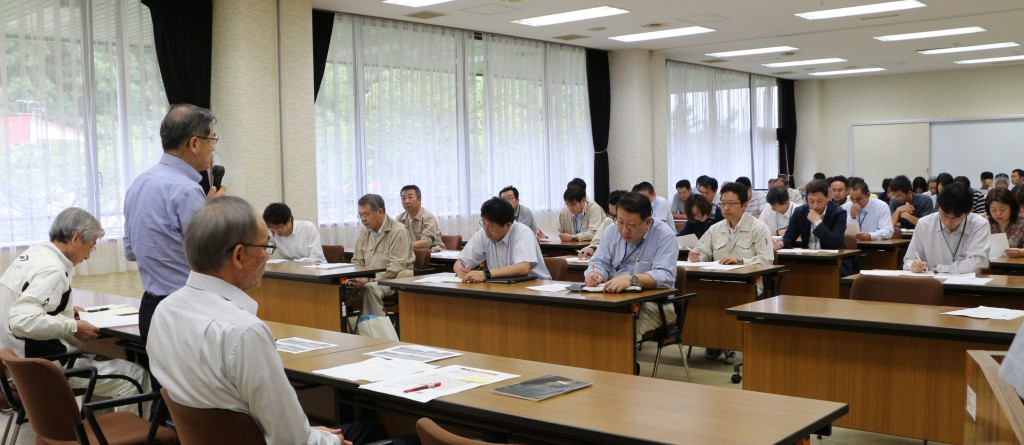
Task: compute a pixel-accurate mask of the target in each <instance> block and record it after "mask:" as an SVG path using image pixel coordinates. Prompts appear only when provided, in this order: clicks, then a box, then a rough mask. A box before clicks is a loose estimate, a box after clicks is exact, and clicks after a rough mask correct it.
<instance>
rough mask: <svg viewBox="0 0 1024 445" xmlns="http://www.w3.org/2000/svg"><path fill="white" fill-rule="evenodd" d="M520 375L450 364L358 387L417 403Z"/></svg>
mask: <svg viewBox="0 0 1024 445" xmlns="http://www.w3.org/2000/svg"><path fill="white" fill-rule="evenodd" d="M516 377H519V376H518V375H515V374H506V373H504V372H498V371H490V370H486V369H476V368H470V367H466V366H461V365H450V366H445V367H443V368H438V369H435V370H432V371H425V372H421V373H418V374H413V375H408V376H402V377H395V378H392V379H387V380H382V381H379V382H376V383H368V384H365V385H361V386H360V387H359V388H361V389H366V390H369V391H376V392H380V393H384V394H390V395H393V396H395V397H402V398H405V399H409V400H414V401H417V402H429V401H431V400H434V399H436V398H438V397H442V396H447V395H450V394H457V393H460V392H462V391H465V390H468V389H473V388H479V387H481V386H484V385H489V384H491V383H496V382H500V381H503V380H508V379H512V378H516Z"/></svg>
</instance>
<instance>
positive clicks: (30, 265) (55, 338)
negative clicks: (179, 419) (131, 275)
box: [0, 207, 150, 411]
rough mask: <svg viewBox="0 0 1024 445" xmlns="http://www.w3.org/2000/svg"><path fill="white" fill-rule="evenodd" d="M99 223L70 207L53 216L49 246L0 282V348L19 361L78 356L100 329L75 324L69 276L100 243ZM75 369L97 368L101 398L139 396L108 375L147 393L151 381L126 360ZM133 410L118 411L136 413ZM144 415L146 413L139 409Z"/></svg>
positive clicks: (24, 258)
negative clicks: (13, 354) (122, 377)
mask: <svg viewBox="0 0 1024 445" xmlns="http://www.w3.org/2000/svg"><path fill="white" fill-rule="evenodd" d="M103 233H104V231H103V229H102V228H101V227H100V223H99V221H97V220H96V218H94V217H93V216H92V215H90V214H89V212H86V211H85V210H82V209H79V208H76V207H71V208H68V209H65V210H64V211H62V212H60V213H59V214H58V215H57V218H55V219H54V220H53V224H52V225H51V226H50V241H49V242H46V243H41V244H38V245H35V246H32V247H30V248H28V250H26V251H25V252H23V253H22V254H21V255H19V256H18V258H17V259H16V260H15V261H14V262H13V263H11V265H10V267H8V268H7V271H6V272H4V274H3V276H2V277H0V320H3V322H0V326H2V327H3V333H2V334H0V340H2V341H0V343H2V344H3V347H7V348H11V349H12V350H13V351H14V353H15V354H16V355H17V356H19V357H26V358H48V357H54V358H51V360H52V359H55V358H56V356H59V355H63V354H68V353H76V352H78V351H79V350H80V348H81V347H82V344H83V343H86V342H88V341H90V340H93V339H95V338H96V336H97V335H99V332H100V331H99V329H98V328H97V327H96V326H94V325H93V324H92V323H89V322H88V321H85V320H79V319H78V312H80V311H81V308H78V307H75V306H74V302H73V301H72V298H71V297H72V295H71V271H72V269H73V268H74V267H75V265H77V264H78V263H81V262H82V261H85V260H86V259H88V258H89V253H90V252H92V251H93V250H95V249H96V241H98V240H99V239H100V238H102V237H103ZM75 366H95V367H96V370H97V372H98V373H99V380H97V381H96V386H95V388H94V391H95V394H96V395H98V396H101V397H108V398H121V397H127V396H131V395H137V394H139V391H138V389H137V388H136V387H135V385H133V384H132V383H131V382H128V381H126V380H122V379H116V378H106V376H110V375H123V376H126V377H130V378H131V379H133V380H135V381H136V382H137V383H139V384H140V385H141V386H142V392H149V390H150V386H149V375H148V374H147V373H146V371H145V370H144V369H142V367H141V366H139V365H136V364H134V363H131V362H128V361H125V360H118V359H115V360H96V359H95V358H94V356H91V355H82V356H81V357H79V358H77V359H76V360H75ZM68 382H69V383H70V384H71V387H72V388H85V387H86V385H87V383H88V380H87V379H81V378H72V379H70V380H69V381H68ZM135 406H136V405H128V406H123V407H120V408H118V410H119V411H122V410H123V411H134V410H135V408H134V407H135ZM143 409H145V407H144V408H143Z"/></svg>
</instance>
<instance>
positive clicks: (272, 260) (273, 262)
mask: <svg viewBox="0 0 1024 445" xmlns="http://www.w3.org/2000/svg"><path fill="white" fill-rule="evenodd" d="M286 261H288V260H285V259H281V258H271V259H269V260H267V264H279V263H284V262H286Z"/></svg>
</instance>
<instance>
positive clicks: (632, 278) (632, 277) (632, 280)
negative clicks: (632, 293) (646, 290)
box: [629, 274, 640, 286]
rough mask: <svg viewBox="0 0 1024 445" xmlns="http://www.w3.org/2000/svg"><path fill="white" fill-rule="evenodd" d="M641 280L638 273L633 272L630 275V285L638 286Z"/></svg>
mask: <svg viewBox="0 0 1024 445" xmlns="http://www.w3.org/2000/svg"><path fill="white" fill-rule="evenodd" d="M639 282H640V277H638V276H636V275H633V274H630V275H629V285H630V286H636V284H637V283H639Z"/></svg>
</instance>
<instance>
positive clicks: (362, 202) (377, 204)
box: [356, 193, 384, 212]
mask: <svg viewBox="0 0 1024 445" xmlns="http://www.w3.org/2000/svg"><path fill="white" fill-rule="evenodd" d="M356 204H358V205H359V206H360V207H362V206H370V210H373V211H374V212H376V211H377V210H380V209H383V208H384V198H381V197H380V195H378V194H375V193H367V194H365V195H363V197H362V198H359V201H358V202H357V203H356Z"/></svg>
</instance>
